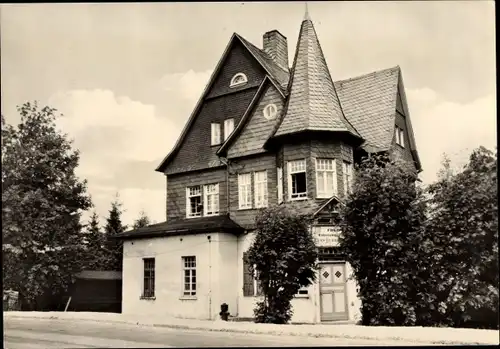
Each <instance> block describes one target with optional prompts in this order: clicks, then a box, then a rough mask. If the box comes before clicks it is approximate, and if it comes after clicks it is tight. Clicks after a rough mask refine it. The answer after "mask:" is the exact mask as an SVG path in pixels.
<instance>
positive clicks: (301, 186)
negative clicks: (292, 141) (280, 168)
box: [288, 160, 307, 200]
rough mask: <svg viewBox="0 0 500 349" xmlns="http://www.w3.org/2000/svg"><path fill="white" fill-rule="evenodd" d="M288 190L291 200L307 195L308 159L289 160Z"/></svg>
mask: <svg viewBox="0 0 500 349" xmlns="http://www.w3.org/2000/svg"><path fill="white" fill-rule="evenodd" d="M288 192H289V194H288V195H289V197H290V200H297V199H301V198H306V197H307V186H306V160H296V161H289V162H288Z"/></svg>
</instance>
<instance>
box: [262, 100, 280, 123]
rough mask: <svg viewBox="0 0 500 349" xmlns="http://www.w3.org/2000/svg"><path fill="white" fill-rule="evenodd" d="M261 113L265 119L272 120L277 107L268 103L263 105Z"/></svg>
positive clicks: (276, 112)
mask: <svg viewBox="0 0 500 349" xmlns="http://www.w3.org/2000/svg"><path fill="white" fill-rule="evenodd" d="M262 114H264V117H265V118H266V119H267V120H272V119H274V118H275V117H276V114H278V107H277V106H276V104H274V103H270V104H268V105H266V106H265V107H264V109H263V110H262Z"/></svg>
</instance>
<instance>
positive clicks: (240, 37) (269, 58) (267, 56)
mask: <svg viewBox="0 0 500 349" xmlns="http://www.w3.org/2000/svg"><path fill="white" fill-rule="evenodd" d="M235 34H236V36H238V38H239V39H240V40H243V41H244V42H245V43H247V44H249V45H250V46H252V48H254V49H256V50H257V51H259V53H261V54H262V55H264V58H266V59H267V60H269V62H270V63H272V64H274V65H275V66H276V67H277V68H279V69H281V70H282V71H283V72H284V73H289V72H290V71H289V70H286V69H285V68H283V67H282V66H280V65H279V64H277V63H276V62H275V61H274V60H273V59H272V58H271V57H270V56H269V54H268V53H267V52H266V51H264V50H262V49H261V48H259V47H258V46H256V45H255V44H253V43H252V42H250V41H248V40H247V39H245V38H244V37H243V36H242V35H240V34H238V33H235ZM280 34H281V33H280Z"/></svg>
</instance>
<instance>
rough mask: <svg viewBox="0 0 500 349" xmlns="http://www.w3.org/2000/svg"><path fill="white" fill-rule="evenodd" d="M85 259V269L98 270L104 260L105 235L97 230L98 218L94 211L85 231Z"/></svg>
mask: <svg viewBox="0 0 500 349" xmlns="http://www.w3.org/2000/svg"><path fill="white" fill-rule="evenodd" d="M86 240H87V241H86V242H87V258H86V268H88V269H90V270H100V269H102V265H103V263H104V262H105V260H106V254H105V247H106V246H105V244H106V241H105V235H104V233H103V232H102V231H101V229H100V228H99V216H98V215H97V213H96V212H95V211H94V212H93V213H92V216H90V220H89V223H88V225H87V231H86Z"/></svg>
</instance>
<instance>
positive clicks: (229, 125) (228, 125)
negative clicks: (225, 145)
mask: <svg viewBox="0 0 500 349" xmlns="http://www.w3.org/2000/svg"><path fill="white" fill-rule="evenodd" d="M233 131H234V119H227V120H224V141H225V140H226V139H228V137H229V135H230V134H231V133H233Z"/></svg>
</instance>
